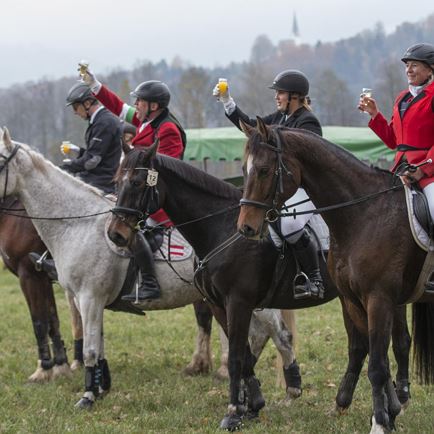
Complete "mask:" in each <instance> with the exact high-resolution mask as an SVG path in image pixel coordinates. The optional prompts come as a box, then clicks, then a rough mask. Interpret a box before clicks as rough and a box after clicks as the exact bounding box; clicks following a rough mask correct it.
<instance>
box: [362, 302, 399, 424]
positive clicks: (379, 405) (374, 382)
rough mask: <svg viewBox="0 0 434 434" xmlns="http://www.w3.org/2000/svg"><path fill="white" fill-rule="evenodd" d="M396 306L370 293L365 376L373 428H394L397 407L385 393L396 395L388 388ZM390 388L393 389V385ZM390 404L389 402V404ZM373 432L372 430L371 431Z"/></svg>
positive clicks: (397, 412) (397, 411)
mask: <svg viewBox="0 0 434 434" xmlns="http://www.w3.org/2000/svg"><path fill="white" fill-rule="evenodd" d="M394 308H395V306H394V305H393V304H392V302H390V301H389V300H387V299H385V298H384V297H381V298H380V297H378V296H377V297H376V296H371V297H370V298H369V299H368V303H367V313H368V325H369V364H368V378H369V381H370V382H371V386H372V398H373V410H374V415H373V416H374V417H373V424H372V429H373V430H374V432H378V431H379V429H383V430H386V431H387V430H392V429H394V423H395V417H396V416H397V415H398V414H399V411H400V408H399V410H398V409H396V408H394V407H393V403H394V401H395V399H393V400H392V402H391V400H390V399H388V396H387V394H389V395H390V396H393V395H394V396H393V398H396V401H397V397H396V392H395V390H390V388H388V387H387V386H388V383H389V382H390V370H389V360H388V356H387V351H388V348H389V344H390V338H391V333H392V325H393V314H394ZM392 389H393V388H392ZM389 404H392V406H390V405H389ZM371 432H372V431H371Z"/></svg>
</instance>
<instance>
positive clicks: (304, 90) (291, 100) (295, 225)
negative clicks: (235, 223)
mask: <svg viewBox="0 0 434 434" xmlns="http://www.w3.org/2000/svg"><path fill="white" fill-rule="evenodd" d="M221 80H223V83H224V86H223V88H222V87H221V83H220V82H219V83H217V85H216V86H215V88H214V90H213V95H214V96H216V97H217V98H218V99H219V101H221V102H222V103H223V105H224V108H225V113H226V116H227V117H228V118H229V120H230V121H231V122H232V123H233V124H234V125H235V126H236V127H237V128H239V129H241V127H240V124H239V121H240V119H241V120H243V121H244V122H245V123H246V124H248V125H251V126H256V119H251V118H250V117H249V116H247V115H246V114H245V113H244V112H243V111H242V110H241V109H240V108H239V107H238V106H237V105H236V104H235V102H234V100H233V98H232V97H231V96H230V94H229V88H228V86H227V83H226V80H224V79H221ZM269 87H270V89H274V90H275V100H276V105H277V111H276V112H274V113H271V114H270V115H268V116H265V117H264V118H263V120H264V122H265V123H266V124H267V125H282V126H285V127H289V128H302V129H305V130H309V131H312V132H314V133H316V134H318V135H322V129H321V124H320V123H319V121H318V119H317V117H316V116H315V115H314V114H313V113H312V111H311V108H310V106H309V98H308V93H309V81H308V79H307V77H306V76H305V75H304V74H303V73H302V72H300V71H297V70H294V69H289V70H286V71H283V72H281V73H280V74H278V75H277V76H276V78H275V79H274V81H273V83H272V84H271V86H269ZM221 89H224V90H225V91H224V92H222V91H221ZM302 201H305V202H304V203H302V204H301V205H298V206H297V211H305V210H311V209H314V208H315V207H314V205H313V204H312V202H311V201H310V200H309V198H308V196H307V194H306V192H305V191H304V189H302V188H299V189H298V190H297V192H296V193H295V195H294V196H293V197H292V198H291V199H290V201H288V202H287V203H286V205H288V204H290V203H291V202H292V203H297V202H302ZM291 210H292V208H291V207H290V208H289V209H288V212H291ZM312 215H313V214H305V215H298V216H297V217H296V218H293V217H282V218H281V219H279V221H278V226H279V228H273V227H270V234H271V237H272V239H273V241H274V242H275V244H276V245H278V246H280V245H281V244H282V240H281V239H280V235H281V236H282V237H283V238H284V239H285V241H286V242H288V243H289V244H290V245H291V246H292V247H293V252H294V254H295V257H296V258H297V261H298V263H299V265H300V267H301V269H302V271H303V273H304V274H300V276H302V279H300V280H297V283H296V284H295V285H294V297H295V298H307V297H318V298H323V297H324V284H323V281H322V277H321V273H320V267H319V259H318V253H317V249H318V248H317V245H316V241H315V240H314V239H313V238H312V236H311V234H310V232H309V231H307V230H306V229H305V225H306V223H307V222H308V221H309V219H310V218H311V217H312ZM274 229H279V230H278V231H277V232H280V235H278V233H276V231H275V230H274Z"/></svg>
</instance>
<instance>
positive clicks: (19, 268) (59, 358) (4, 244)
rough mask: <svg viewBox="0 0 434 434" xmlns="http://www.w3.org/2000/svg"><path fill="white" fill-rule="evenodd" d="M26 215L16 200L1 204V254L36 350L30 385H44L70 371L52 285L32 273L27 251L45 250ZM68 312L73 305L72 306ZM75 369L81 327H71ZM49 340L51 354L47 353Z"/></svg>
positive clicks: (78, 356)
mask: <svg viewBox="0 0 434 434" xmlns="http://www.w3.org/2000/svg"><path fill="white" fill-rule="evenodd" d="M13 214H15V215H17V216H24V217H25V216H26V213H25V211H24V209H23V206H22V204H21V203H20V202H19V200H18V199H17V198H16V197H13V196H12V197H7V198H5V199H4V200H3V201H2V202H0V255H1V258H2V259H3V263H4V264H5V266H6V268H7V269H8V270H9V271H11V272H12V273H13V274H15V275H16V276H17V277H18V279H19V282H20V286H21V290H22V292H23V294H24V297H25V300H26V302H27V305H28V308H29V311H30V317H31V320H32V324H33V331H34V333H35V338H36V344H37V349H38V366H37V369H36V371H35V372H34V373H33V374H32V375H31V376H30V377H29V381H31V382H39V383H41V382H46V381H49V380H51V379H53V378H56V377H59V376H69V375H70V374H71V370H70V367H69V364H68V358H67V354H66V349H65V346H64V342H63V340H62V337H61V334H60V323H59V317H58V315H57V308H56V301H55V298H54V293H53V286H52V283H51V281H50V279H49V278H48V276H47V274H46V273H44V272H39V271H36V270H35V266H34V265H33V264H32V263H31V261H30V259H29V257H28V254H29V252H38V253H41V254H42V253H43V252H44V251H45V250H46V247H45V246H44V243H43V242H42V241H41V239H40V238H39V236H38V234H37V232H36V229H35V227H34V226H33V224H32V222H31V221H30V220H28V219H25V218H20V217H17V216H15V215H13ZM71 309H75V306H73V305H71ZM73 334H74V348H75V352H74V360H73V362H72V364H71V368H72V369H73V370H74V369H76V368H78V367H79V366H80V364H81V363H82V353H81V348H82V335H81V324H77V325H76V326H75V327H73ZM50 340H51V345H52V352H51V350H50Z"/></svg>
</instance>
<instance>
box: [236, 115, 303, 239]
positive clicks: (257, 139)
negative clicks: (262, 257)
mask: <svg viewBox="0 0 434 434" xmlns="http://www.w3.org/2000/svg"><path fill="white" fill-rule="evenodd" d="M240 124H241V129H242V130H243V132H244V133H245V135H246V136H247V139H248V140H247V143H246V146H245V154H244V159H245V165H244V170H245V177H246V180H245V184H244V194H243V198H242V199H241V201H240V203H241V208H240V214H239V217H238V223H237V227H238V230H239V232H240V233H241V234H242V235H244V236H245V237H247V238H252V239H259V238H263V237H264V236H265V235H267V233H268V225H267V224H265V223H272V222H274V221H276V220H277V219H278V217H279V210H280V208H281V207H282V206H283V204H284V202H285V198H288V197H291V196H292V195H293V194H294V193H295V192H296V191H297V189H298V188H299V186H300V178H301V176H300V170H299V168H298V166H297V165H296V164H295V162H294V164H293V163H292V162H291V160H289V164H288V163H284V162H283V158H282V154H283V152H284V150H283V148H282V143H281V142H282V137H281V133H280V132H279V129H278V127H269V126H267V125H265V123H264V121H263V120H262V119H261V118H260V117H257V127H256V128H253V127H251V126H249V125H247V124H245V123H244V122H242V121H240Z"/></svg>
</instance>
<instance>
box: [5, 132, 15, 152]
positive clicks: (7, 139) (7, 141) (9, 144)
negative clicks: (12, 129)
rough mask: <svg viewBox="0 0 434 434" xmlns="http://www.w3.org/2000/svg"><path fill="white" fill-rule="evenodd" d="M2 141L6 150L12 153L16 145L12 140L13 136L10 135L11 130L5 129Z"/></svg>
mask: <svg viewBox="0 0 434 434" xmlns="http://www.w3.org/2000/svg"><path fill="white" fill-rule="evenodd" d="M2 140H3V143H4V144H5V146H6V149H7V150H8V151H12V148H13V146H14V145H13V143H12V139H11V135H10V134H9V130H8V129H7V128H6V127H4V129H3V132H2Z"/></svg>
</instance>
